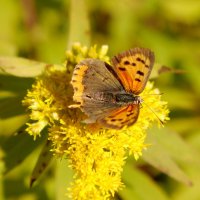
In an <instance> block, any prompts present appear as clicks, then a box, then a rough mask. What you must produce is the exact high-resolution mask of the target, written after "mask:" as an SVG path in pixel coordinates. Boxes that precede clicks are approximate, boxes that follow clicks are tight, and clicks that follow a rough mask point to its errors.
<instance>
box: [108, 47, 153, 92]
mask: <svg viewBox="0 0 200 200" xmlns="http://www.w3.org/2000/svg"><path fill="white" fill-rule="evenodd" d="M112 63H113V69H114V70H115V72H116V73H117V75H118V77H119V79H120V81H121V82H122V84H123V87H124V89H125V90H126V91H127V92H132V93H134V94H136V95H137V94H140V93H141V92H142V91H143V89H144V87H145V85H146V83H147V80H148V78H149V75H150V73H151V70H152V68H153V64H154V53H153V52H152V51H151V50H149V49H146V48H134V49H130V50H128V51H125V52H123V53H121V54H118V55H117V56H114V57H113V58H112Z"/></svg>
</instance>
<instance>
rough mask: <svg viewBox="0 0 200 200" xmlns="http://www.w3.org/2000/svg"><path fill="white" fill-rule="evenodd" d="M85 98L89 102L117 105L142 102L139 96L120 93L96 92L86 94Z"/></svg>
mask: <svg viewBox="0 0 200 200" xmlns="http://www.w3.org/2000/svg"><path fill="white" fill-rule="evenodd" d="M85 97H86V98H89V99H91V100H95V101H99V102H107V103H112V104H117V105H126V104H140V103H141V102H142V100H141V98H140V97H139V96H136V95H134V94H131V93H126V92H120V93H111V92H97V93H92V94H87V95H86V96H85Z"/></svg>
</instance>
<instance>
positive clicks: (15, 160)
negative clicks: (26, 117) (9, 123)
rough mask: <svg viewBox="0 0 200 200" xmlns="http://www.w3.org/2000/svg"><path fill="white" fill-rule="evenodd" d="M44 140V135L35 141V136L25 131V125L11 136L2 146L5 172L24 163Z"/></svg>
mask: <svg viewBox="0 0 200 200" xmlns="http://www.w3.org/2000/svg"><path fill="white" fill-rule="evenodd" d="M42 140H43V137H41V138H38V139H37V140H36V141H33V138H32V137H31V136H30V135H28V134H27V133H26V132H25V130H24V127H23V128H22V129H21V130H20V131H18V132H17V133H15V134H14V135H12V136H11V137H9V138H8V139H7V140H6V141H5V142H4V143H3V144H2V146H1V148H2V150H3V152H4V157H3V161H4V163H5V173H8V172H9V171H10V170H12V169H13V168H14V167H16V166H18V165H19V164H20V163H22V162H23V160H24V159H25V158H26V157H27V156H28V155H29V154H30V153H31V152H32V151H33V150H34V149H35V148H36V147H37V146H38V145H39V144H40V143H41V141H42Z"/></svg>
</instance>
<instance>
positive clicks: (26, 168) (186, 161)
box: [0, 0, 200, 200]
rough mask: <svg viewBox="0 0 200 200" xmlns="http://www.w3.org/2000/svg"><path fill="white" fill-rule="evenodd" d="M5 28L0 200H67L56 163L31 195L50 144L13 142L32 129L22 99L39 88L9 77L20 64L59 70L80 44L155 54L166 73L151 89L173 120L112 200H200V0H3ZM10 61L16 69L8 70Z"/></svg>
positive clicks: (0, 47)
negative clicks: (39, 162) (39, 64)
mask: <svg viewBox="0 0 200 200" xmlns="http://www.w3.org/2000/svg"><path fill="white" fill-rule="evenodd" d="M0 26H1V27H0V145H1V146H0V199H2V200H4V199H6V200H16V199H18V200H25V199H26V200H46V199H47V200H53V199H58V200H62V199H67V197H64V194H65V192H66V187H67V186H68V185H69V184H70V180H71V179H72V172H71V171H70V170H69V169H67V167H66V165H67V163H66V161H65V160H62V161H59V162H56V161H53V162H52V163H51V165H50V166H49V167H48V170H47V171H46V173H45V174H44V175H43V176H42V177H41V178H40V180H39V181H38V182H37V184H35V186H34V187H32V188H29V182H30V176H31V173H32V170H33V168H34V165H35V163H36V161H37V157H38V154H39V153H40V151H41V148H42V143H43V142H44V140H45V137H44V138H40V139H39V140H38V141H36V142H33V141H32V138H31V137H29V136H26V135H23V137H21V136H18V135H17V136H16V134H15V133H16V131H17V130H18V129H19V128H20V127H21V126H22V125H23V124H24V123H25V122H26V120H27V116H26V114H24V113H25V109H24V108H23V107H22V105H21V100H22V99H23V97H24V95H25V94H26V90H27V89H28V88H30V87H31V83H33V81H34V79H33V77H30V76H25V77H23V75H21V77H20V74H18V75H17V76H12V75H13V74H12V73H11V74H9V73H5V71H4V68H3V67H4V64H5V65H8V66H11V68H10V69H11V71H12V66H15V60H13V57H16V56H17V57H24V58H28V59H31V60H36V61H40V62H45V63H57V64H61V63H63V62H64V59H65V51H66V49H68V48H70V46H71V44H72V43H73V42H77V41H78V42H81V43H82V44H84V45H94V44H97V45H98V46H101V45H103V44H108V45H109V55H110V56H113V55H115V54H117V53H119V52H121V51H124V50H127V49H129V48H132V47H136V46H140V47H148V48H150V49H152V50H153V51H154V52H155V56H156V63H157V65H158V66H159V67H163V66H165V68H162V69H165V70H160V71H156V72H157V73H156V74H157V75H156V77H155V76H154V80H155V86H156V87H158V88H159V89H160V91H161V92H162V93H163V99H164V100H166V101H168V103H169V108H170V118H171V120H170V121H169V122H168V123H167V125H166V128H164V129H156V128H152V129H151V130H149V135H150V137H149V138H147V141H152V138H151V137H152V135H153V143H155V144H154V146H155V147H152V148H149V150H147V151H146V152H145V153H144V157H143V158H141V159H140V160H139V161H137V162H134V161H133V160H132V159H130V161H129V162H130V163H131V165H126V167H125V170H124V173H123V180H124V182H125V184H126V183H128V184H127V185H128V186H127V187H126V189H124V190H123V191H120V192H119V194H117V195H116V196H115V199H122V200H130V199H131V200H132V199H136V200H147V199H148V200H151V199H159V200H160V199H161V200H162V199H166V200H167V199H173V200H180V199H181V200H188V199H190V200H199V199H200V190H199V188H200V172H199V169H200V115H199V114H200V1H198V0H168V1H163V0H123V1H122V0H113V1H108V0H100V1H94V0H87V1H84V0H71V1H69V0H43V1H40V0H19V1H16V0H1V1H0ZM8 56H9V57H8ZM7 57H8V60H9V59H10V63H9V62H8V63H7V62H6V63H4V62H3V61H5V60H4V59H5V58H7ZM16 64H17V62H16ZM27 70H29V66H27ZM156 70H157V69H156ZM162 72H163V73H162ZM21 73H22V71H21ZM22 74H23V73H22ZM13 137H17V138H14V139H13ZM24 138H25V139H24ZM27 141H29V142H28V143H27ZM27 144H28V145H27ZM30 144H31V145H30ZM156 145H157V146H156ZM155 152H157V154H159V153H160V155H157V154H156V155H155ZM148 154H151V156H149V155H148ZM152 155H153V156H152ZM151 158H152V159H151ZM159 161H160V163H159ZM132 165H134V170H133V168H131V166H132ZM170 176H171V177H170ZM130 177H132V178H130ZM130 179H131V180H130Z"/></svg>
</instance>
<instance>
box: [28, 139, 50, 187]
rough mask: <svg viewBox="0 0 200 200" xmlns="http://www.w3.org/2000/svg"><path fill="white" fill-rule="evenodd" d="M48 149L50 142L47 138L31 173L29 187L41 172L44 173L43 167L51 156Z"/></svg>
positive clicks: (44, 167)
mask: <svg viewBox="0 0 200 200" xmlns="http://www.w3.org/2000/svg"><path fill="white" fill-rule="evenodd" d="M50 150H51V142H50V141H48V140H47V141H46V143H45V145H44V146H43V148H42V151H41V152H40V155H39V157H38V160H37V162H36V165H35V167H34V169H33V172H32V174H31V180H30V187H32V185H33V183H34V182H35V181H36V180H38V179H39V178H40V177H41V175H42V174H44V172H45V169H46V168H47V167H48V166H49V164H50V163H51V160H52V158H53V157H52V152H50Z"/></svg>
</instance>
